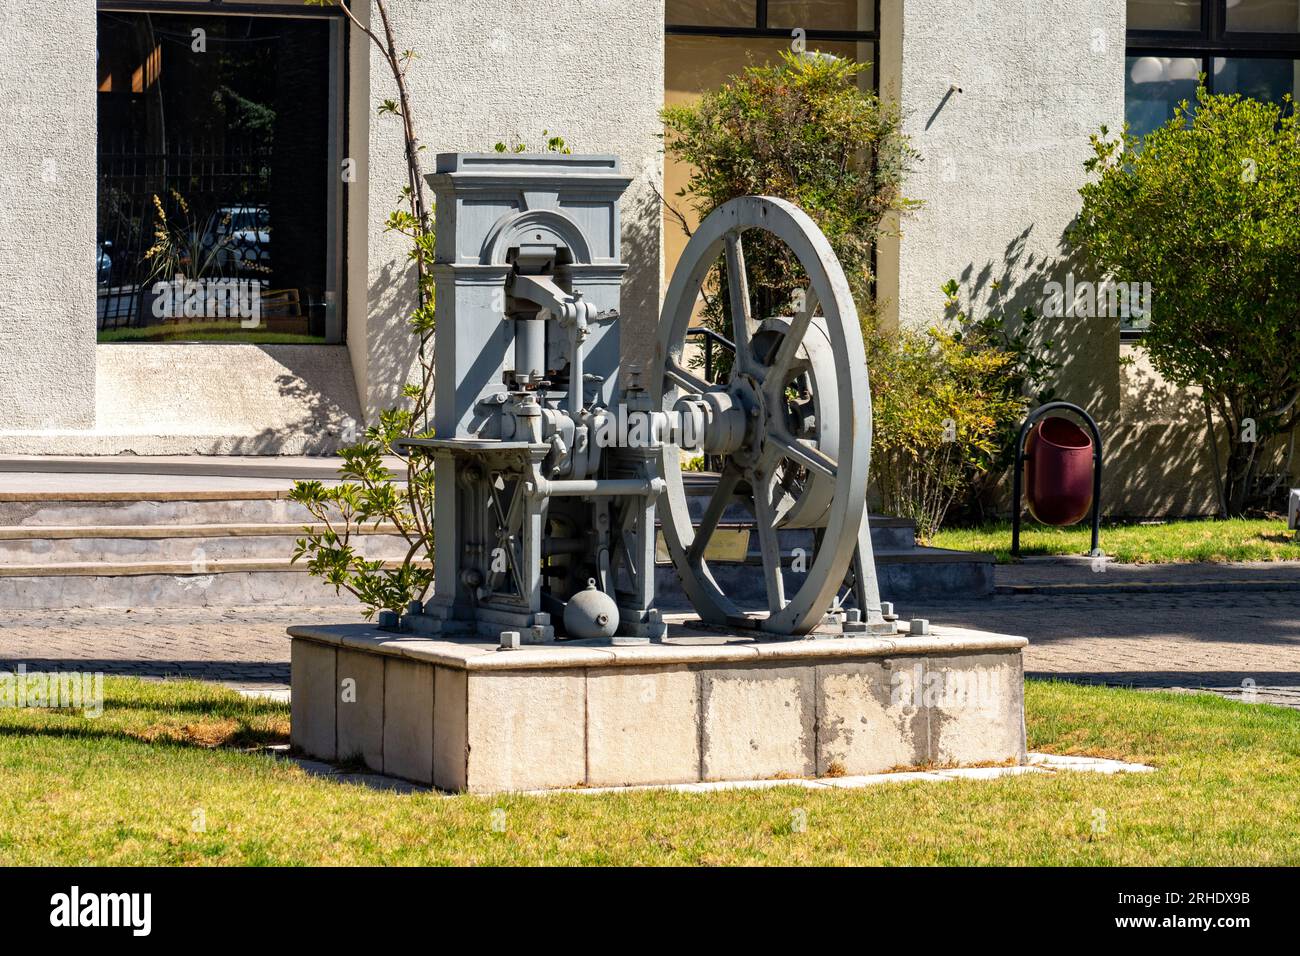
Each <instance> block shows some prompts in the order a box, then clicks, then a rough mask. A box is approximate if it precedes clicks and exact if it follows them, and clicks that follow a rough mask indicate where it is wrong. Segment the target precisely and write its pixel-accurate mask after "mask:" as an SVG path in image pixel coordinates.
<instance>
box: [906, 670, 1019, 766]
mask: <svg viewBox="0 0 1300 956" xmlns="http://www.w3.org/2000/svg"><path fill="white" fill-rule="evenodd" d="M924 667H925V677H926V681H925V688H924V694H925V704H926V706H927V709H928V710H929V725H930V728H929V730H930V733H929V736H930V759H931V760H933V761H934V762H935V763H937V764H940V765H945V764H963V763H982V762H989V761H1001V760H1009V759H1014V760H1015V761H1016V762H1017V763H1024V762H1025V717H1024V714H1025V704H1024V694H1025V681H1024V669H1023V665H1022V662H1021V656H1020V654H998V653H989V654H954V655H951V656H944V655H934V656H928V657H926V658H925V660H924Z"/></svg>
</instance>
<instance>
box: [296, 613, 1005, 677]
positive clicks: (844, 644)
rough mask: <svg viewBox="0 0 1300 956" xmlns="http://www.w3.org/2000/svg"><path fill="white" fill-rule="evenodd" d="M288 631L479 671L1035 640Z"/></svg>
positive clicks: (936, 635)
mask: <svg viewBox="0 0 1300 956" xmlns="http://www.w3.org/2000/svg"><path fill="white" fill-rule="evenodd" d="M288 633H289V636H290V637H293V638H297V639H299V640H307V641H313V642H316V643H318V644H327V645H331V646H334V647H342V648H349V649H354V650H364V651H368V652H370V653H374V654H383V655H387V656H391V657H402V658H407V659H410V660H415V661H423V662H425V663H429V664H436V665H439V666H442V667H451V668H456V669H460V670H473V671H515V670H534V669H555V668H570V667H615V666H629V667H636V666H641V667H646V666H650V667H653V666H655V665H660V664H662V665H680V664H728V663H740V664H743V663H746V662H758V661H772V660H786V661H792V662H795V661H798V662H812V661H838V660H853V659H861V658H874V657H893V656H895V655H898V654H906V655H908V656H909V657H910V656H913V655H919V654H975V653H984V652H989V651H1019V650H1021V649H1022V648H1024V647H1027V646H1028V645H1029V641H1028V640H1026V639H1025V638H1023V637H1012V636H1010V635H1005V634H989V633H985V632H979V631H969V630H966V629H964V628H955V627H954V628H946V627H931V633H930V635H929V636H928V637H904V636H901V635H900V636H899V637H897V638H876V637H870V638H869V637H839V638H815V639H811V640H809V639H803V640H798V639H793V640H774V639H768V640H755V639H753V638H748V637H735V638H730V639H722V638H720V639H719V640H720V641H721V643H715V644H643V645H626V646H594V645H592V644H590V643H587V642H582V641H575V642H567V641H566V642H563V643H557V644H548V645H537V646H531V647H524V648H520V649H518V650H513V651H502V650H500V649H499V647H498V645H497V644H496V643H494V642H491V641H482V640H472V639H469V638H462V639H459V640H453V639H437V638H429V637H420V636H418V635H413V634H401V633H398V632H394V631H385V630H380V629H379V628H377V627H374V626H371V625H368V624H337V625H312V624H298V625H294V626H293V627H290V628H289V629H288Z"/></svg>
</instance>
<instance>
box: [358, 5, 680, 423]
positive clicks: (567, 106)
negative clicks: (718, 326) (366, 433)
mask: <svg viewBox="0 0 1300 956" xmlns="http://www.w3.org/2000/svg"><path fill="white" fill-rule="evenodd" d="M390 9H391V12H392V18H393V21H394V24H395V25H396V27H397V33H398V41H399V45H400V46H401V47H402V48H404V49H405V48H410V49H413V50H416V51H417V52H419V53H420V55H421V56H420V59H419V60H417V61H416V62H415V64H414V65H413V66H412V67H411V69H410V72H409V79H410V86H411V95H412V98H413V100H414V107H413V108H414V111H415V113H416V124H417V132H418V135H419V136H420V137H421V138H422V140H423V142H424V144H425V146H426V147H427V149H426V151H425V153H426V157H425V159H426V164H425V165H426V172H427V171H429V170H430V169H431V168H432V166H433V156H434V155H435V154H436V153H439V152H447V151H462V150H463V151H483V150H491V148H492V146H493V145H494V144H495V143H497V142H498V141H506V142H510V141H512V140H516V139H517V140H521V141H523V142H525V143H527V144H528V145H529V146H530V147H533V148H535V147H537V146H538V145H539V144H540V142H541V140H542V131H543V130H549V131H550V133H551V135H560V136H563V137H564V138H565V140H566V141H567V142H568V144H569V146H570V147H571V148H572V149H573V151H574V152H575V153H577V152H589V153H614V154H616V155H618V156H619V157H620V158H621V159H622V161H623V170H624V172H625V173H627V174H628V175H630V176H631V177H632V178H633V183H632V185H631V187H630V188H629V189H628V193H627V195H626V196H625V198H624V200H623V205H622V219H623V252H624V258H625V260H626V261H627V262H628V264H629V266H630V267H631V268H630V271H629V273H628V277H627V280H626V282H625V284H624V289H623V322H622V335H623V351H624V355H636V354H643V355H648V354H649V352H650V349H651V342H652V339H653V334H654V327H655V325H656V324H657V319H658V309H659V286H660V247H661V240H662V237H661V229H660V218H659V209H658V204H657V203H658V201H657V198H656V196H655V194H654V191H653V188H652V186H654V185H657V184H658V183H659V182H660V181H661V176H662V162H661V156H660V145H659V140H658V139H656V135H657V134H658V133H659V132H660V124H659V120H658V113H659V109H660V106H661V105H662V103H663V89H664V82H663V43H664V32H663V24H664V9H663V0H637V2H635V3H630V2H627V0H473V2H465V3H455V4H447V3H434V2H431V0H394V2H393V3H391V4H390ZM375 20H376V21H377V20H378V16H377V15H376V16H375ZM355 42H356V45H355V46H354V47H353V52H354V56H353V62H354V64H364V63H367V62H368V64H369V66H368V68H369V89H368V91H366V93H365V94H364V96H365V98H364V100H362V99H361V95H362V94H361V92H360V91H361V90H362V89H363V83H364V78H363V77H359V76H358V75H357V74H356V72H355V71H354V74H353V77H352V83H353V92H354V98H353V110H352V116H353V124H354V136H356V135H358V127H357V125H356V124H358V123H360V124H363V126H362V127H361V129H364V130H365V136H366V139H365V147H366V150H367V152H368V162H367V164H366V167H365V168H364V169H362V168H360V167H359V169H358V171H359V173H360V174H361V175H359V177H358V183H357V184H353V185H352V186H350V187H349V189H350V190H352V193H351V195H350V196H349V210H350V218H351V221H352V222H353V223H354V224H355V223H357V222H359V221H362V220H360V219H359V218H358V217H359V216H360V217H364V222H365V224H366V225H365V227H364V242H365V246H364V248H359V247H358V245H357V243H358V242H359V241H361V240H362V238H363V237H362V236H361V235H359V234H358V231H357V229H358V227H357V226H356V225H353V227H352V228H353V230H354V231H353V236H352V238H353V244H352V245H351V246H350V249H349V252H350V254H351V259H350V264H349V296H348V298H349V317H348V344H349V346H350V348H351V350H352V357H353V364H354V368H355V369H356V378H357V387H358V391H359V392H360V394H361V399H362V405H363V407H364V410H365V412H366V413H367V414H368V415H372V416H373V415H374V414H376V413H377V412H378V410H380V409H382V408H384V407H387V406H389V405H392V404H394V403H395V401H396V398H397V394H398V391H399V390H400V388H401V385H402V382H403V381H404V380H405V378H406V376H407V374H409V371H410V368H411V365H412V361H413V348H414V345H413V339H412V337H411V335H410V334H409V332H408V330H407V327H406V321H405V319H406V314H407V312H408V311H409V309H410V304H411V302H412V301H413V283H412V280H411V277H410V273H409V272H408V270H407V262H406V248H405V245H404V243H403V241H402V240H401V238H400V237H398V236H394V235H391V234H387V233H385V232H384V230H383V223H384V220H385V218H386V217H387V214H388V211H389V210H390V209H392V208H393V207H394V206H395V205H396V204H397V198H398V197H397V189H398V187H399V185H400V184H401V183H403V182H405V175H404V171H405V160H404V158H403V155H402V137H401V129H400V126H399V121H398V120H397V119H396V118H394V117H376V116H375V107H376V106H377V105H378V104H379V103H380V102H382V101H383V100H384V99H386V98H389V97H395V92H394V88H393V85H392V80H391V77H390V75H389V74H388V72H387V67H386V66H385V64H384V62H383V60H382V59H381V58H380V56H379V55H378V53H377V52H376V51H373V50H370V51H368V52H367V51H366V48H365V47H364V46H363V45H361V43H360V41H355ZM354 148H360V144H359V143H357V142H356V140H354ZM358 186H359V187H360V188H358ZM362 263H364V269H362Z"/></svg>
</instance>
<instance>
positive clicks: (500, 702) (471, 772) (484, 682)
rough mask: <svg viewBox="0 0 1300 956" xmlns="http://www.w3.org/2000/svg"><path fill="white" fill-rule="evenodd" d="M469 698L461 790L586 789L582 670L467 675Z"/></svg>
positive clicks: (584, 684)
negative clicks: (466, 752)
mask: <svg viewBox="0 0 1300 956" xmlns="http://www.w3.org/2000/svg"><path fill="white" fill-rule="evenodd" d="M520 653H523V652H520ZM468 698H469V756H468V768H467V788H466V789H468V790H469V791H470V792H471V793H494V792H497V791H503V790H536V789H548V788H553V787H573V786H579V785H582V784H584V783H585V782H586V779H587V758H586V747H587V740H586V736H587V735H586V674H585V673H584V672H583V671H582V670H580V669H578V668H565V669H556V670H551V671H546V672H536V671H532V670H522V671H503V672H500V673H475V672H471V673H470V674H469V675H468Z"/></svg>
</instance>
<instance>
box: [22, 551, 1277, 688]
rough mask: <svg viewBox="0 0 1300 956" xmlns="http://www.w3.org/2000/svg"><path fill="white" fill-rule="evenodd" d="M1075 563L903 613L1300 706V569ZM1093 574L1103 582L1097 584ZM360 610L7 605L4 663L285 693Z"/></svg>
mask: <svg viewBox="0 0 1300 956" xmlns="http://www.w3.org/2000/svg"><path fill="white" fill-rule="evenodd" d="M1067 570H1068V572H1069V573H1064V574H1063V573H1062V572H1061V569H1060V568H1059V567H1057V568H1056V569H1055V570H1051V568H1050V566H1033V565H1030V566H1020V567H1016V568H999V569H998V571H999V583H1000V584H1003V585H1009V584H1021V585H1027V584H1032V583H1034V582H1035V581H1037V582H1038V583H1039V584H1046V585H1051V584H1069V583H1072V589H1069V590H1063V592H1057V591H1054V590H1051V589H1048V590H1043V591H1039V592H1038V593H1018V594H998V595H995V596H994V597H992V598H988V599H985V600H977V601H976V600H973V601H937V600H925V601H914V602H908V603H906V604H903V605H901V606H900V607H899V608H898V610H899V613H900V614H902V615H903V616H904V617H928V618H930V619H931V620H932V621H934V622H935V623H940V624H952V625H964V626H967V627H975V628H981V629H984V630H990V631H999V632H1002V633H1008V634H1021V635H1024V636H1026V637H1028V638H1029V639H1030V646H1029V648H1028V649H1027V650H1026V652H1025V669H1026V671H1027V672H1028V673H1029V674H1031V675H1035V676H1049V675H1050V676H1056V677H1061V678H1066V679H1070V680H1078V681H1086V682H1093V683H1108V684H1120V685H1128V686H1134V687H1186V688H1215V689H1218V690H1220V691H1221V692H1226V693H1230V694H1233V695H1235V696H1243V697H1244V698H1245V699H1256V700H1261V701H1273V702H1277V703H1288V704H1291V705H1292V706H1300V566H1297V565H1276V566H1271V567H1266V568H1263V569H1245V568H1242V567H1241V566H1234V567H1229V568H1218V569H1217V571H1218V572H1219V577H1220V578H1221V579H1226V580H1229V581H1231V582H1236V583H1235V584H1230V585H1229V587H1232V588H1237V589H1236V590H1228V591H1224V592H1220V593H1204V592H1201V591H1198V590H1164V591H1162V590H1147V591H1141V590H1136V589H1132V588H1129V587H1125V588H1122V589H1120V590H1113V589H1112V588H1111V586H1110V585H1112V584H1118V583H1125V584H1128V585H1137V584H1140V583H1141V584H1145V585H1146V586H1148V587H1154V588H1160V587H1161V586H1170V587H1180V586H1183V585H1187V584H1188V583H1190V582H1195V581H1198V580H1200V581H1204V580H1206V577H1205V575H1206V574H1207V573H1208V572H1209V571H1211V570H1215V569H1213V568H1205V567H1201V568H1198V567H1197V566H1184V567H1180V568H1170V569H1167V570H1166V571H1163V572H1162V571H1161V570H1159V569H1152V568H1145V569H1137V570H1130V569H1126V568H1119V567H1113V566H1112V567H1111V568H1108V570H1107V571H1105V572H1103V573H1095V572H1092V571H1090V570H1089V569H1088V568H1087V567H1084V568H1082V569H1067ZM1076 572H1077V573H1076ZM1198 575H1199V577H1198ZM1102 579H1104V580H1102ZM1260 579H1264V580H1266V581H1274V580H1282V581H1284V582H1285V581H1288V580H1294V581H1295V582H1296V586H1295V587H1293V588H1291V587H1281V586H1279V587H1275V588H1273V589H1271V590H1241V589H1240V588H1242V587H1248V586H1249V582H1251V581H1256V582H1258V581H1259V580H1260ZM1090 582H1096V584H1097V585H1098V586H1097V587H1092V588H1088V587H1087V585H1088V584H1089V583H1090ZM356 620H357V615H356V614H354V613H352V612H350V611H349V610H347V609H346V608H343V609H339V608H294V607H277V608H229V609H222V610H214V609H166V610H163V609H159V610H149V609H145V610H136V611H124V610H85V611H81V610H75V611H44V612H37V611H19V612H8V614H7V617H6V619H5V621H4V623H3V624H0V666H5V665H7V666H13V665H15V664H17V663H18V662H23V663H25V664H26V665H27V668H28V669H29V670H39V669H54V668H69V667H77V668H82V669H87V668H93V669H96V670H103V671H104V672H105V673H113V674H134V675H138V676H142V677H177V676H189V677H197V678H200V679H203V680H213V681H220V682H222V683H226V684H229V685H231V686H236V687H241V688H249V689H252V688H257V689H263V690H283V689H284V688H286V687H287V685H288V681H289V641H288V639H287V638H286V637H285V636H284V629H285V628H286V627H287V626H288V625H289V624H293V623H302V622H304V621H315V622H318V623H347V622H355V621H356ZM1252 682H1253V683H1252Z"/></svg>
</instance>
